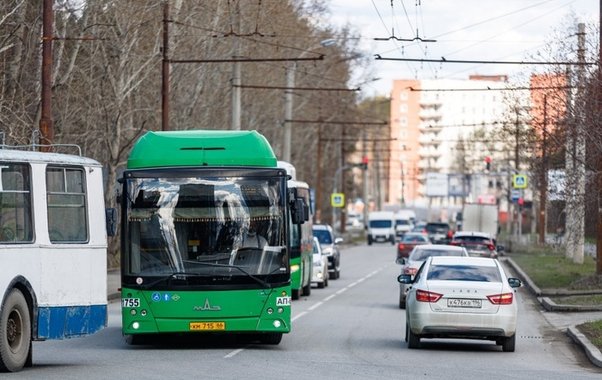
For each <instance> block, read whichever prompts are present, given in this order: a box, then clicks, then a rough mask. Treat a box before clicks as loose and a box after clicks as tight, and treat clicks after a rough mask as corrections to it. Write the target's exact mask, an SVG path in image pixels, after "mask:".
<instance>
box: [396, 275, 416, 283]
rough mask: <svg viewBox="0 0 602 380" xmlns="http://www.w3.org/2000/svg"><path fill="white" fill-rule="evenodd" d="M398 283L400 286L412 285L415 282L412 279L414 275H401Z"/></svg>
mask: <svg viewBox="0 0 602 380" xmlns="http://www.w3.org/2000/svg"><path fill="white" fill-rule="evenodd" d="M397 282H399V283H400V284H412V283H413V282H414V280H413V279H412V275H410V274H400V275H399V276H397Z"/></svg>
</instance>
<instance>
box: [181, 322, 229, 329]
mask: <svg viewBox="0 0 602 380" xmlns="http://www.w3.org/2000/svg"><path fill="white" fill-rule="evenodd" d="M189 329H190V331H221V330H225V329H226V322H190V326H189Z"/></svg>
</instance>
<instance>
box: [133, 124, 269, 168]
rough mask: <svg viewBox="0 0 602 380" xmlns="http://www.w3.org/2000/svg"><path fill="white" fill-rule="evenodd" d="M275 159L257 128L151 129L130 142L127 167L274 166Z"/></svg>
mask: <svg viewBox="0 0 602 380" xmlns="http://www.w3.org/2000/svg"><path fill="white" fill-rule="evenodd" d="M276 162H277V160H276V156H275V155H274V151H273V150H272V147H271V146H270V143H269V142H268V140H267V139H266V138H265V137H264V136H263V135H262V134H260V133H259V132H257V131H220V130H189V131H169V132H152V131H151V132H147V133H145V134H144V135H143V136H142V137H140V138H139V139H138V141H137V142H136V144H134V147H133V148H132V151H131V153H130V156H129V158H128V165H127V167H128V169H141V168H157V167H172V166H260V167H276Z"/></svg>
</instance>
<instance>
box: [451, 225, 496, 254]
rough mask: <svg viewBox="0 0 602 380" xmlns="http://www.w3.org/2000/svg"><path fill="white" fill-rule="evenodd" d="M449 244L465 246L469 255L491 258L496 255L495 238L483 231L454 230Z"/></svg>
mask: <svg viewBox="0 0 602 380" xmlns="http://www.w3.org/2000/svg"><path fill="white" fill-rule="evenodd" d="M450 244H451V245H457V246H460V247H464V248H466V250H467V251H468V254H469V255H470V256H479V257H493V258H497V256H498V247H497V246H496V242H495V239H493V238H492V237H491V236H490V235H489V234H488V233H485V232H470V231H461V232H456V233H455V234H454V237H453V239H452V241H451V243H450Z"/></svg>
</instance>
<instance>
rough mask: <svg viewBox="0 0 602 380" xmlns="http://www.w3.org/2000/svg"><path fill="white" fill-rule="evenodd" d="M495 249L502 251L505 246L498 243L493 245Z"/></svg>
mask: <svg viewBox="0 0 602 380" xmlns="http://www.w3.org/2000/svg"><path fill="white" fill-rule="evenodd" d="M495 250H496V251H498V252H504V250H505V247H504V246H503V245H501V244H498V245H497V246H496V247H495Z"/></svg>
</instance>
